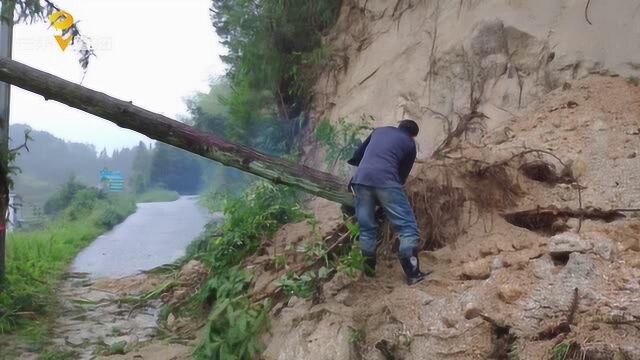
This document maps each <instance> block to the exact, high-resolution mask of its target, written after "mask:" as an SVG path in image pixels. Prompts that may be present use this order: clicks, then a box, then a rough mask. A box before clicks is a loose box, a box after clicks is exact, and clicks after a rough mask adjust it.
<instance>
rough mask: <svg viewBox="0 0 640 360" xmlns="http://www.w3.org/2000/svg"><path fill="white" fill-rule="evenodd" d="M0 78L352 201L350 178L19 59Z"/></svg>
mask: <svg viewBox="0 0 640 360" xmlns="http://www.w3.org/2000/svg"><path fill="white" fill-rule="evenodd" d="M0 81H3V82H6V83H9V84H12V85H15V86H18V87H20V88H23V89H25V90H28V91H30V92H33V93H36V94H39V95H42V96H43V97H44V98H45V99H46V100H55V101H58V102H61V103H63V104H66V105H68V106H71V107H74V108H76V109H80V110H82V111H86V112H88V113H90V114H93V115H96V116H99V117H101V118H104V119H105V120H108V121H111V122H113V123H115V124H116V125H118V126H120V127H123V128H127V129H131V130H133V131H136V132H139V133H141V134H144V135H146V136H148V137H150V138H152V139H155V140H158V141H161V142H163V143H166V144H169V145H173V146H175V147H178V148H181V149H184V150H186V151H189V152H192V153H194V154H197V155H200V156H203V157H205V158H208V159H211V160H214V161H217V162H219V163H221V164H223V165H227V166H231V167H235V168H237V169H240V170H242V171H245V172H249V173H252V174H254V175H257V176H260V177H263V178H265V179H268V180H271V181H273V182H275V183H278V184H286V185H291V186H295V187H298V188H300V189H302V190H304V191H306V192H308V193H310V194H313V195H316V196H320V197H323V198H325V199H328V200H331V201H335V202H337V203H340V204H345V205H353V196H352V195H351V194H350V193H348V192H347V191H346V184H345V183H344V182H343V181H342V180H341V179H339V178H338V177H336V176H334V175H331V174H329V173H325V172H322V171H318V170H316V169H312V168H310V167H307V166H303V165H300V164H296V163H294V162H291V161H288V160H285V159H281V158H277V157H274V156H270V155H267V154H264V153H261V152H258V151H255V150H253V149H251V148H249V147H246V146H243V145H238V144H233V143H230V142H228V141H226V140H224V139H223V138H221V137H219V136H217V135H214V134H211V133H205V132H202V131H200V130H197V129H195V128H193V127H191V126H189V125H186V124H183V123H181V122H178V121H175V120H173V119H170V118H168V117H165V116H162V115H160V114H156V113H153V112H151V111H148V110H145V109H143V108H140V107H138V106H135V105H133V104H132V103H131V102H127V101H123V100H119V99H116V98H113V97H111V96H109V95H106V94H103V93H100V92H98V91H95V90H91V89H89V88H86V87H83V86H81V85H78V84H75V83H72V82H70V81H67V80H64V79H61V78H59V77H57V76H54V75H51V74H49V73H46V72H43V71H40V70H37V69H34V68H32V67H30V66H27V65H24V64H21V63H19V62H17V61H13V60H10V59H6V58H5V59H0ZM60 160H61V161H62V160H63V159H60Z"/></svg>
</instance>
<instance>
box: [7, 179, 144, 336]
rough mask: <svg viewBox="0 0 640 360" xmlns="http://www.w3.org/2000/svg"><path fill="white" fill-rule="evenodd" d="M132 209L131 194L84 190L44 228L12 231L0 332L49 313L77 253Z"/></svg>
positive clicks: (26, 323)
mask: <svg viewBox="0 0 640 360" xmlns="http://www.w3.org/2000/svg"><path fill="white" fill-rule="evenodd" d="M133 211H135V203H134V201H133V199H132V198H131V197H129V196H126V195H111V194H104V193H99V192H97V191H94V190H93V189H89V190H87V191H85V190H82V191H80V192H78V194H76V196H75V197H74V198H73V200H72V201H71V203H70V205H69V206H68V207H67V208H66V209H65V210H64V211H63V212H62V213H61V214H59V216H58V217H57V218H56V219H55V220H53V221H51V222H50V223H48V224H47V225H46V226H45V227H44V228H43V229H40V230H34V231H25V232H13V233H9V234H8V237H7V244H6V250H7V254H6V265H7V268H6V278H5V282H4V284H3V287H2V291H1V292H0V334H1V333H9V332H12V331H14V330H15V329H16V328H19V327H21V326H26V325H29V323H30V321H32V320H37V319H41V318H42V317H43V316H46V315H47V314H48V313H49V312H50V310H51V307H50V305H51V304H52V302H53V295H54V294H53V290H54V287H55V285H56V283H57V282H58V280H59V279H60V276H61V274H62V273H63V272H64V271H65V270H66V268H67V266H68V265H69V263H70V262H71V260H72V259H73V257H74V256H75V255H76V254H77V253H78V252H79V251H80V250H81V249H82V248H83V247H85V246H86V245H87V244H89V243H90V242H91V241H92V240H93V239H94V238H96V237H97V236H98V235H100V234H101V233H102V232H104V231H106V230H108V229H110V228H111V227H113V226H115V225H116V224H118V223H120V222H121V221H122V220H124V219H125V218H126V217H127V216H128V215H129V214H131V213H132V212H133Z"/></svg>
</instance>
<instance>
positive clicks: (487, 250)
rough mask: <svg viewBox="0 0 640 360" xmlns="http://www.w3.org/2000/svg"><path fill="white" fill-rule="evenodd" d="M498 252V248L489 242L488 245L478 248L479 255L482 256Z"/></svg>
mask: <svg viewBox="0 0 640 360" xmlns="http://www.w3.org/2000/svg"><path fill="white" fill-rule="evenodd" d="M499 253H500V250H498V247H497V246H496V245H495V244H491V245H489V246H488V247H483V248H482V249H480V256H482V257H486V256H491V255H498V254H499Z"/></svg>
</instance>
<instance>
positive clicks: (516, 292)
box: [498, 285, 522, 304]
mask: <svg viewBox="0 0 640 360" xmlns="http://www.w3.org/2000/svg"><path fill="white" fill-rule="evenodd" d="M520 297H522V290H521V289H520V288H518V287H516V286H514V285H502V286H500V289H498V298H500V300H502V301H504V302H505V303H507V304H513V303H514V302H516V301H518V299H520Z"/></svg>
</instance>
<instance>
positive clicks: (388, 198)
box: [353, 184, 420, 259]
mask: <svg viewBox="0 0 640 360" xmlns="http://www.w3.org/2000/svg"><path fill="white" fill-rule="evenodd" d="M353 188H354V191H355V193H356V217H357V218H358V225H360V249H361V250H362V253H363V254H364V255H365V256H372V257H375V254H376V242H377V239H378V224H377V222H376V217H375V210H376V203H379V204H380V206H382V208H383V209H384V212H385V214H386V215H387V218H388V219H389V221H390V222H391V224H392V225H393V229H394V231H395V232H396V234H397V235H398V237H399V238H400V248H399V250H398V255H399V257H400V258H401V259H402V258H404V259H409V258H411V257H412V256H415V254H416V250H417V249H418V243H419V241H420V232H419V230H418V224H417V223H416V217H415V215H414V214H413V209H412V208H411V204H409V200H408V199H407V195H406V194H405V193H404V190H403V189H402V188H401V187H399V186H398V187H373V186H365V185H358V184H354V186H353Z"/></svg>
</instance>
